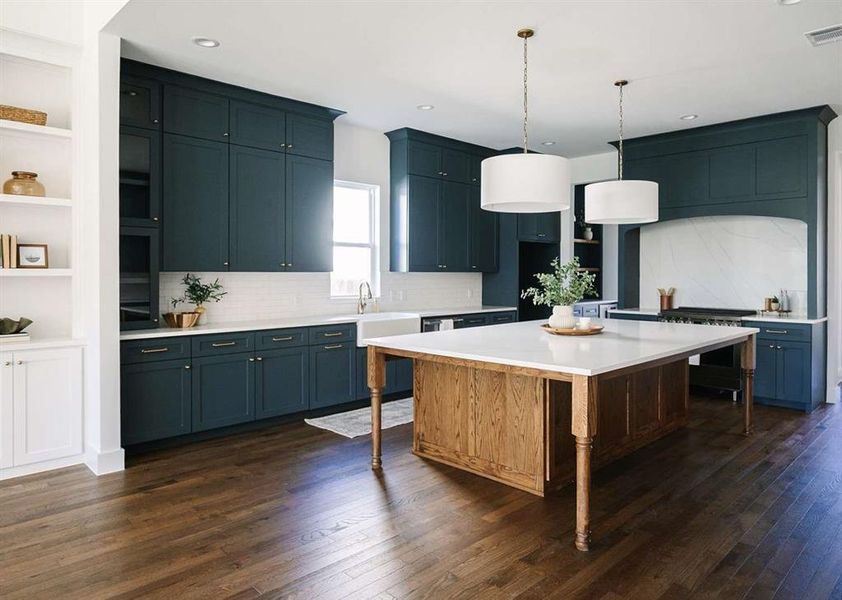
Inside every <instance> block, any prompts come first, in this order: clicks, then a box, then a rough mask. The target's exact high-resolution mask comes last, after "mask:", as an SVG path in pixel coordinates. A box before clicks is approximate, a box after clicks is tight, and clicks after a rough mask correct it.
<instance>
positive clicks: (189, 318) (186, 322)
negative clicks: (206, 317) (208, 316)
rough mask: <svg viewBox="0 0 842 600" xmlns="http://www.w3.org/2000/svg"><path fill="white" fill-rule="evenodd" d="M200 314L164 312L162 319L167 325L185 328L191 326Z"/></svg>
mask: <svg viewBox="0 0 842 600" xmlns="http://www.w3.org/2000/svg"><path fill="white" fill-rule="evenodd" d="M201 316H202V315H201V314H200V313H197V312H180V313H171V312H169V313H164V321H166V322H167V325H168V326H169V327H175V328H179V329H187V328H188V327H193V325H195V324H196V322H197V321H198V320H199V317H201Z"/></svg>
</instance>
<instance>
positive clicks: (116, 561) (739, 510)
mask: <svg viewBox="0 0 842 600" xmlns="http://www.w3.org/2000/svg"><path fill="white" fill-rule="evenodd" d="M691 415H692V416H691V422H690V425H689V427H688V428H686V429H684V430H681V431H678V432H676V433H674V434H672V435H670V436H668V437H666V438H664V439H663V440H660V441H658V442H656V443H654V444H652V445H651V446H648V447H646V448H644V449H642V450H639V451H637V452H636V453H634V454H632V455H631V456H629V457H626V458H624V459H622V460H621V461H619V462H616V463H614V464H611V465H609V466H607V467H606V468H604V469H602V470H600V471H598V472H597V473H596V474H595V476H594V488H593V494H592V496H591V497H592V503H593V504H592V510H593V525H594V531H593V538H594V541H593V546H592V548H593V549H592V551H591V552H590V553H588V554H583V553H580V552H578V551H576V549H575V548H574V546H573V525H574V523H573V521H574V504H573V489H572V487H571V486H568V487H567V488H565V490H564V491H563V493H561V494H560V495H559V496H557V497H554V498H548V499H540V498H537V497H535V496H532V495H530V494H527V493H525V492H519V491H516V490H513V489H511V488H508V487H505V486H503V485H500V484H496V483H493V482H491V481H487V480H485V479H481V478H479V477H475V476H473V475H469V474H467V473H463V472H461V471H457V470H454V469H450V468H447V467H443V466H440V465H436V464H432V463H428V462H425V461H423V460H421V459H419V458H416V457H414V456H412V455H411V454H410V453H409V448H410V437H411V436H410V429H409V426H402V427H398V428H394V429H390V430H387V431H385V432H384V464H385V471H384V472H383V474H382V476H378V475H376V474H375V473H373V472H372V471H371V470H369V467H368V456H369V446H368V438H361V439H358V440H346V439H344V438H340V437H338V436H336V435H333V434H331V433H328V432H324V431H320V430H317V429H313V428H310V427H308V426H306V425H304V424H292V425H284V426H276V427H274V428H272V429H267V430H263V431H258V432H252V433H247V434H242V435H237V436H234V437H229V438H225V439H218V440H213V441H206V442H200V443H196V444H193V445H190V446H187V447H182V448H175V449H169V450H162V451H158V452H155V453H153V454H148V455H145V456H142V457H140V458H136V459H134V460H131V461H130V464H129V468H128V469H127V470H126V471H125V472H122V473H117V474H114V475H108V476H104V477H100V478H96V477H94V476H93V475H91V474H90V473H89V472H88V471H87V470H86V469H85V468H84V467H75V468H71V469H65V470H62V471H57V472H53V473H49V474H42V475H35V476H30V477H25V478H21V479H16V480H12V481H7V482H0V597H2V598H4V599H9V598H51V599H52V598H104V597H123V598H137V597H144V598H146V597H151V598H156V597H159V598H168V599H172V598H221V597H236V598H254V597H261V598H264V597H265V598H286V597H296V598H343V597H352V598H420V597H426V598H449V597H457V598H483V599H486V598H509V597H515V596H517V597H523V598H541V599H544V598H605V599H619V598H635V599H640V598H669V599H673V598H689V597H693V598H729V599H730V598H810V599H813V598H842V407H839V406H828V407H823V408H821V409H819V410H817V411H815V412H814V413H813V414H811V415H803V414H799V413H796V412H791V411H786V410H779V409H770V408H764V407H758V408H757V410H756V428H755V434H754V435H753V436H752V437H751V438H744V437H743V436H742V435H740V430H741V410H740V407H737V406H733V405H732V404H731V403H730V402H729V401H726V400H713V399H704V398H694V399H693V402H692V407H691Z"/></svg>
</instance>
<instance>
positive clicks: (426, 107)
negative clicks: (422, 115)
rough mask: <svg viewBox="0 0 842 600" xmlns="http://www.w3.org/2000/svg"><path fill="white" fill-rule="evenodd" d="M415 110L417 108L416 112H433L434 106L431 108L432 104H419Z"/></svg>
mask: <svg viewBox="0 0 842 600" xmlns="http://www.w3.org/2000/svg"><path fill="white" fill-rule="evenodd" d="M415 108H417V109H418V110H433V109H434V108H435V106H433V105H432V104H419V105H418V106H416V107H415Z"/></svg>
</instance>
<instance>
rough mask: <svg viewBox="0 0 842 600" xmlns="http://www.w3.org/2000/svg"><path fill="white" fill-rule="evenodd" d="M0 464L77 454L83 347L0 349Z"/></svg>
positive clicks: (79, 452)
mask: <svg viewBox="0 0 842 600" xmlns="http://www.w3.org/2000/svg"><path fill="white" fill-rule="evenodd" d="M0 365H2V366H0V468H8V467H20V466H23V465H31V464H33V463H39V462H44V461H50V460H56V459H60V458H65V457H68V456H74V455H77V454H81V453H82V349H81V348H49V349H42V350H20V351H15V352H6V353H2V354H0Z"/></svg>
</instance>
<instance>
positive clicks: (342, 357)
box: [310, 342, 357, 408]
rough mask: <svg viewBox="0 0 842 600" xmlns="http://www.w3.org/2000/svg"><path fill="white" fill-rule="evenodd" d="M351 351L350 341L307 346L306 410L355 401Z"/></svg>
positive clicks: (353, 350) (353, 355)
mask: <svg viewBox="0 0 842 600" xmlns="http://www.w3.org/2000/svg"><path fill="white" fill-rule="evenodd" d="M355 350H356V348H355V347H354V345H353V344H352V343H350V342H343V343H339V344H324V345H319V346H310V408H325V407H327V406H333V405H335V404H343V403H345V402H352V401H353V400H354V399H355V398H356V391H357V390H356V377H355V375H356V353H355Z"/></svg>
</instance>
